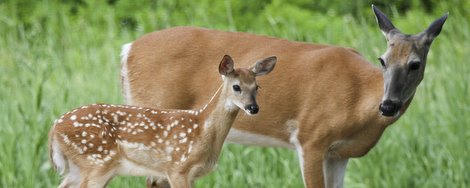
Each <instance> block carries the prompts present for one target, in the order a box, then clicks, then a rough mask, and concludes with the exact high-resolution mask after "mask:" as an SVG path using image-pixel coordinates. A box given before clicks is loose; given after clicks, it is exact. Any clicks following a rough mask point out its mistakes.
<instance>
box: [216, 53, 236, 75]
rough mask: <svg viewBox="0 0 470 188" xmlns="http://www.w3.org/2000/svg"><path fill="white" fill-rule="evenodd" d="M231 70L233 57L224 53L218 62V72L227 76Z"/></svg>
mask: <svg viewBox="0 0 470 188" xmlns="http://www.w3.org/2000/svg"><path fill="white" fill-rule="evenodd" d="M232 72H233V59H232V57H230V56H229V55H224V58H222V61H220V64H219V73H220V74H221V75H224V76H227V75H229V74H230V73H232Z"/></svg>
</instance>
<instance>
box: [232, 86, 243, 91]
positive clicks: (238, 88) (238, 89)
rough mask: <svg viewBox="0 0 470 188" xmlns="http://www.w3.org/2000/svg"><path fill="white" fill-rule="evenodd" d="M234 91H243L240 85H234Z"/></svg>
mask: <svg viewBox="0 0 470 188" xmlns="http://www.w3.org/2000/svg"><path fill="white" fill-rule="evenodd" d="M233 90H234V91H241V90H242V89H240V86H239V85H233Z"/></svg>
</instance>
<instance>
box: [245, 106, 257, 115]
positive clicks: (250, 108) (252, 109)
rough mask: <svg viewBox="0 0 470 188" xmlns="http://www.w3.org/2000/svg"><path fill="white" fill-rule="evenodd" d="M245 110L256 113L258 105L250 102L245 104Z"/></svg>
mask: <svg viewBox="0 0 470 188" xmlns="http://www.w3.org/2000/svg"><path fill="white" fill-rule="evenodd" d="M245 110H247V111H248V112H250V114H257V113H258V111H259V107H258V105H257V104H250V105H247V106H245Z"/></svg>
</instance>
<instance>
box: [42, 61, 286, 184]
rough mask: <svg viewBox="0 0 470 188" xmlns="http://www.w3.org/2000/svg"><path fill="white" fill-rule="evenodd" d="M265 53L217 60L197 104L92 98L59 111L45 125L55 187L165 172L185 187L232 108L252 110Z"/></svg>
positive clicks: (210, 162) (200, 171) (217, 143)
mask: <svg viewBox="0 0 470 188" xmlns="http://www.w3.org/2000/svg"><path fill="white" fill-rule="evenodd" d="M276 61H277V60H276V57H275V56H273V57H268V58H266V59H263V60H261V61H258V62H257V63H256V64H254V65H253V66H251V67H250V68H248V69H246V68H238V69H234V68H233V65H234V63H233V60H232V58H231V57H230V56H228V55H225V56H224V57H223V59H222V61H221V62H220V64H219V73H220V75H222V80H223V84H222V86H220V88H219V89H218V90H217V92H216V94H215V95H214V96H213V97H212V99H211V100H210V101H209V103H208V104H206V105H205V106H204V107H203V108H201V109H199V110H159V109H151V108H144V107H137V106H126V105H107V104H94V105H89V106H83V107H80V108H77V109H75V110H73V111H70V112H68V113H66V114H64V115H63V116H62V117H60V118H59V119H57V120H56V121H55V124H54V126H53V127H52V128H51V130H50V132H49V153H50V158H51V161H52V164H53V166H54V167H55V169H56V170H57V171H59V172H60V174H61V175H62V176H64V179H63V181H62V183H61V184H60V185H59V187H79V186H80V187H104V186H106V183H107V182H108V181H109V180H110V179H111V178H112V177H114V176H116V175H133V176H156V177H162V178H168V180H169V182H170V185H171V187H191V186H192V184H193V181H194V179H195V178H197V177H200V176H203V175H205V174H207V173H209V172H210V171H211V170H212V169H213V168H214V167H215V164H216V163H217V160H218V157H219V154H220V151H221V149H222V145H223V143H224V140H225V137H226V136H227V134H228V132H229V130H230V127H231V126H232V124H233V121H234V120H235V118H236V116H237V114H238V111H239V110H240V109H243V110H244V111H245V112H246V113H247V114H248V115H253V114H256V113H258V110H259V108H258V105H257V103H256V94H257V89H258V85H257V83H256V77H257V76H262V75H265V74H268V73H269V72H271V71H272V69H273V68H274V66H275V64H276Z"/></svg>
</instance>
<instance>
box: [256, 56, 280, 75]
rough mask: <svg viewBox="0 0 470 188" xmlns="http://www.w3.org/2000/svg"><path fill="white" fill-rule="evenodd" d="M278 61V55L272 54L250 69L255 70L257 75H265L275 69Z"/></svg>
mask: <svg viewBox="0 0 470 188" xmlns="http://www.w3.org/2000/svg"><path fill="white" fill-rule="evenodd" d="M276 62H277V58H276V56H271V57H268V58H265V59H262V60H260V61H258V62H256V63H255V64H254V65H252V66H251V67H250V68H249V69H250V70H251V71H253V72H254V73H255V74H256V76H263V75H266V74H268V73H270V72H271V71H272V70H273V69H274V66H275V65H276Z"/></svg>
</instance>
